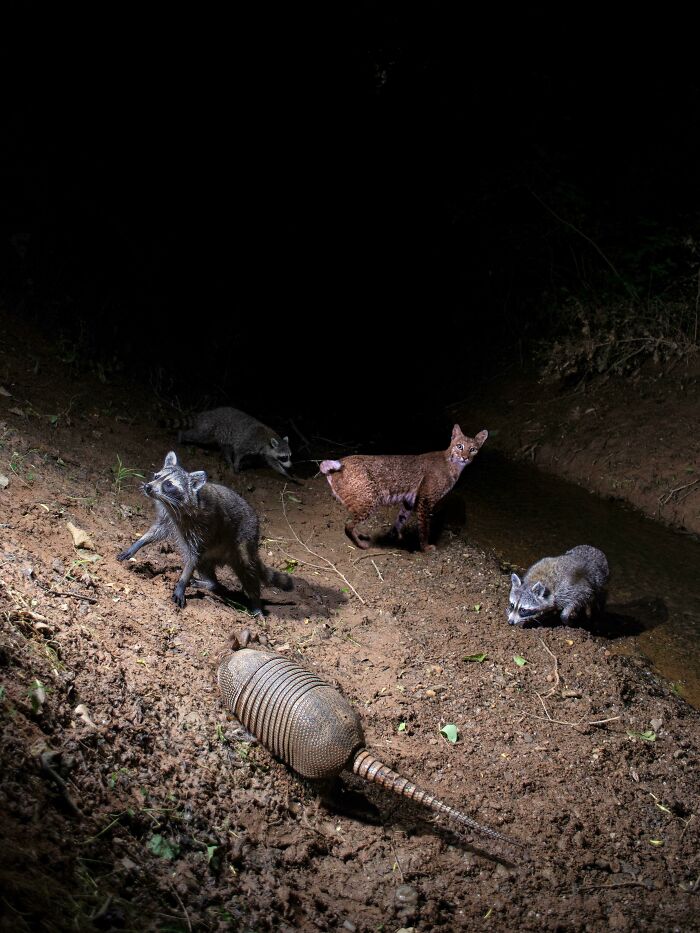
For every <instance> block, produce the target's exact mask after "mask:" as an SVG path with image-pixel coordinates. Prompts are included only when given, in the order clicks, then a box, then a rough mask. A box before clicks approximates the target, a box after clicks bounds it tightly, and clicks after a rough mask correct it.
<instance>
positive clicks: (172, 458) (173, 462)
mask: <svg viewBox="0 0 700 933" xmlns="http://www.w3.org/2000/svg"><path fill="white" fill-rule="evenodd" d="M163 466H166V467H174V466H177V454H176V453H175V451H174V450H171V451H170V453H168V454H166V455H165V463H164V464H163Z"/></svg>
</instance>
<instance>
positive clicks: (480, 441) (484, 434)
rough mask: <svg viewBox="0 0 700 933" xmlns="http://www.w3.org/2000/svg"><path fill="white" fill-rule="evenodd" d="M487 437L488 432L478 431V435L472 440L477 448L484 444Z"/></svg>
mask: <svg viewBox="0 0 700 933" xmlns="http://www.w3.org/2000/svg"><path fill="white" fill-rule="evenodd" d="M488 436H489V432H488V431H479V433H478V434H477V435H476V437H475V438H474V442H475V443H476V444H477V445H478V446H479V447H481V445H482V444H483V443H484V441H485V440H487V439H488Z"/></svg>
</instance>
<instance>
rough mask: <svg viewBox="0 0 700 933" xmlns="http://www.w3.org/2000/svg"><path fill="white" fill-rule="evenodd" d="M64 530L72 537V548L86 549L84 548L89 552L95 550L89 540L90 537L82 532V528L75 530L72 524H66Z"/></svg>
mask: <svg viewBox="0 0 700 933" xmlns="http://www.w3.org/2000/svg"><path fill="white" fill-rule="evenodd" d="M66 528H67V529H68V531H70V533H71V535H72V536H73V546H74V547H86V548H90V550H94V549H95V546H94V544H93V543H92V541H91V540H90V535H89V534H88V533H87V531H83V529H82V528H76V526H75V525H74V524H73V522H68V524H67V525H66Z"/></svg>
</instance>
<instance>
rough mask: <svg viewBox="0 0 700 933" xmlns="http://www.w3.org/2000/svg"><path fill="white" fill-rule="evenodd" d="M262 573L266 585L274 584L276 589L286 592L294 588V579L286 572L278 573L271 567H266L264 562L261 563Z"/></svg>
mask: <svg viewBox="0 0 700 933" xmlns="http://www.w3.org/2000/svg"><path fill="white" fill-rule="evenodd" d="M263 573H264V579H265V582H266V583H267V585H268V586H276V587H277V588H278V589H280V590H284V591H285V592H287V593H288V592H289V590H293V589H294V580H292V578H291V577H290V575H289V574H288V573H280V572H279V571H277V570H272V568H271V567H268V566H267V565H266V564H263Z"/></svg>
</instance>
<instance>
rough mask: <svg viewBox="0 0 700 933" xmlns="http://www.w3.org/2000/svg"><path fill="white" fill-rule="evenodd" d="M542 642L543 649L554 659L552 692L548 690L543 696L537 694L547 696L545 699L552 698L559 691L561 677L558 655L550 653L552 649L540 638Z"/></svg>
mask: <svg viewBox="0 0 700 933" xmlns="http://www.w3.org/2000/svg"><path fill="white" fill-rule="evenodd" d="M540 641H541V642H542V647H543V648H544V650H545V651H546V652H547V654H548V655H549V656H550V657H551V658H553V659H554V684H553V685H552V688H551V689H550V690H548V691H547V692H546V693H543V694H539V693H538V694H537V696H538V697H540V698H542V697H543V696H545V697H548V696H551V694H553V693H554V691H555V690H556V689H557V687H558V686H559V683H560V677H559V661H558V659H557V656H556V654H554V652H552V651H550V649H549V648H548V647H547V645H546V643H545V641H544V639H543V638H540Z"/></svg>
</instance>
